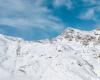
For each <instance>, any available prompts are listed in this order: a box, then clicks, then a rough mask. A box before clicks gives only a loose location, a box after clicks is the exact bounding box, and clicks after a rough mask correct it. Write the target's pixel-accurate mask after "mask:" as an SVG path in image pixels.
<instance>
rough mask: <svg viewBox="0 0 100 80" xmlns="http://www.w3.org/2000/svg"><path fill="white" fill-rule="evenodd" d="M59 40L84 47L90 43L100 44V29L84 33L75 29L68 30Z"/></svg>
mask: <svg viewBox="0 0 100 80" xmlns="http://www.w3.org/2000/svg"><path fill="white" fill-rule="evenodd" d="M57 38H59V39H65V40H66V41H72V42H73V41H75V42H80V43H82V44H84V45H88V44H89V43H100V29H96V30H92V31H84V30H79V29H74V28H66V29H65V30H64V32H62V33H61V35H60V36H58V37H57Z"/></svg>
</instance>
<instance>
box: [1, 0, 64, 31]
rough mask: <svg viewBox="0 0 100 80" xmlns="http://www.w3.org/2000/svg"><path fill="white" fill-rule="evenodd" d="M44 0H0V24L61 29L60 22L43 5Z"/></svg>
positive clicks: (62, 26)
mask: <svg viewBox="0 0 100 80" xmlns="http://www.w3.org/2000/svg"><path fill="white" fill-rule="evenodd" d="M44 2H45V0H0V10H1V11H0V24H3V25H9V26H13V27H16V28H20V29H21V28H23V29H24V28H32V27H38V28H42V29H47V28H50V29H54V30H58V31H59V30H61V29H63V28H64V25H63V24H62V22H61V21H60V20H59V19H58V18H56V17H54V16H52V15H50V13H51V11H50V10H49V9H48V8H47V7H45V6H43V3H44Z"/></svg>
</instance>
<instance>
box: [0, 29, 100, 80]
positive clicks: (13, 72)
mask: <svg viewBox="0 0 100 80" xmlns="http://www.w3.org/2000/svg"><path fill="white" fill-rule="evenodd" d="M0 80H100V30H99V29H97V30H93V31H81V30H77V29H72V28H68V29H66V30H65V31H64V32H63V33H62V34H61V35H59V36H58V37H56V38H54V39H52V40H51V41H49V40H40V41H37V42H35V41H24V40H23V39H19V38H14V37H8V36H5V35H0Z"/></svg>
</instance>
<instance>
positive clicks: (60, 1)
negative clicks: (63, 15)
mask: <svg viewBox="0 0 100 80" xmlns="http://www.w3.org/2000/svg"><path fill="white" fill-rule="evenodd" d="M53 5H54V7H61V6H66V7H67V8H68V9H72V8H73V3H72V1H71V0H54V3H53Z"/></svg>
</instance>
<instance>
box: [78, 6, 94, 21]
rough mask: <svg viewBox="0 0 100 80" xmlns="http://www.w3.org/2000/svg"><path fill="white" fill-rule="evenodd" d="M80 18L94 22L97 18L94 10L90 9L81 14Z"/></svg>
mask: <svg viewBox="0 0 100 80" xmlns="http://www.w3.org/2000/svg"><path fill="white" fill-rule="evenodd" d="M79 18H80V19H84V20H93V19H94V18H95V11H94V8H90V9H88V10H87V11H85V12H83V13H81V14H80V16H79Z"/></svg>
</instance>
